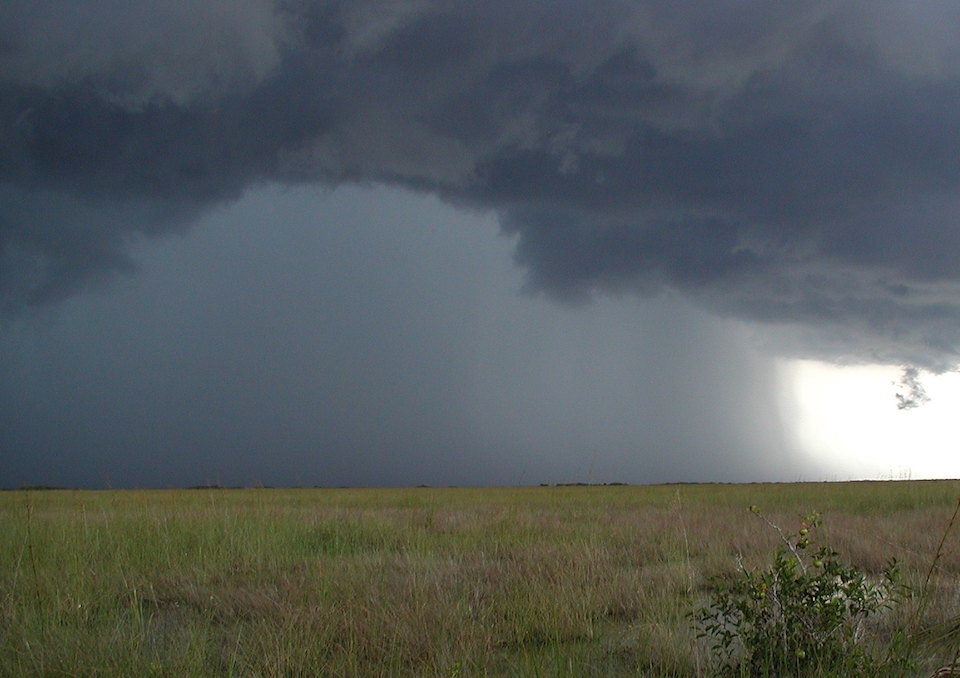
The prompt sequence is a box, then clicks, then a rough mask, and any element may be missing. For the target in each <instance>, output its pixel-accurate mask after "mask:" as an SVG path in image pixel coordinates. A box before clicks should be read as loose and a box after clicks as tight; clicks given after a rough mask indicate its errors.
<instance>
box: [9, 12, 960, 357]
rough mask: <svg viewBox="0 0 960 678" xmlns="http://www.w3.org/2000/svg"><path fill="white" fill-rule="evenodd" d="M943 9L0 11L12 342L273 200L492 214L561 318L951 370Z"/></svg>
mask: <svg viewBox="0 0 960 678" xmlns="http://www.w3.org/2000/svg"><path fill="white" fill-rule="evenodd" d="M958 33H960V7H958V6H957V5H956V4H954V3H948V2H939V1H935V2H927V3H923V4H922V5H920V6H918V5H916V4H915V3H907V2H882V3H877V2H852V3H842V4H841V3H835V2H810V3H803V4H802V5H784V4H777V5H771V4H770V3H763V2H759V1H748V2H742V3H737V4H736V5H735V6H732V5H731V4H730V3H723V2H674V1H671V2H665V1H664V2H648V3H634V2H627V1H626V0H600V1H599V2H593V3H589V4H584V3H581V2H573V1H567V0H564V1H561V2H555V3H540V2H532V1H527V0H510V1H509V2H507V1H504V2H490V3H474V2H468V1H463V2H431V1H429V0H408V1H405V2H399V3H398V2H390V3H385V2H382V1H380V0H366V1H364V0H355V1H353V2H335V1H322V0H320V1H313V0H276V1H275V2H271V1H268V0H244V2H242V3H240V4H237V3H235V2H229V3H228V2H199V1H198V2H186V3H177V4H176V5H164V6H161V5H157V4H156V3H143V2H123V3H120V2H108V3H94V4H92V3H85V2H80V1H78V0H68V1H66V2H63V3H58V5H57V8H56V10H54V9H52V8H50V7H47V6H45V5H43V4H38V3H32V2H27V1H26V0H13V1H12V2H8V3H5V4H4V5H3V7H2V8H0V54H2V59H0V315H2V316H3V317H5V318H7V319H9V318H12V317H16V316H18V315H21V314H23V313H24V312H26V311H28V310H29V309H30V308H31V307H35V306H38V305H43V304H46V303H49V302H51V301H54V300H57V299H60V298H63V297H64V296H67V295H70V294H72V293H73V292H75V291H77V290H79V289H82V288H83V287H85V286H88V285H89V284H91V283H93V282H96V281H97V280H99V279H101V278H103V277H104V276H109V275H111V274H113V273H116V272H122V271H126V270H130V269H131V268H132V264H131V263H130V260H129V259H128V257H127V255H126V249H127V247H128V245H129V243H130V241H131V240H135V239H138V238H142V237H145V236H146V237H150V236H155V235H161V234H164V233H167V232H171V231H178V230H182V229H184V228H187V227H188V226H189V225H190V224H191V223H192V222H193V221H194V220H196V219H197V218H198V216H199V215H200V214H202V213H204V212H205V211H206V210H208V209H210V208H211V207H212V206H214V205H217V204H221V203H224V202H227V201H231V200H235V199H236V198H237V197H239V196H240V195H242V194H243V193H244V191H246V190H248V189H249V188H251V187H254V186H257V185H261V184H264V183H266V182H280V183H291V184H293V183H301V182H320V183H323V184H327V185H338V184H343V183H349V182H384V183H388V184H393V185H397V186H400V187H405V188H408V189H411V190H416V191H424V192H429V193H432V194H435V195H438V196H440V197H442V198H443V199H445V200H447V201H449V202H451V203H454V204H457V205H462V206H464V207H468V208H471V209H479V210H486V211H492V212H494V213H496V214H497V215H498V217H499V219H500V223H501V226H502V228H503V229H504V230H506V231H507V232H509V233H511V234H513V235H514V236H515V238H516V243H517V244H516V253H515V256H516V259H517V261H518V262H519V263H520V264H521V265H522V266H524V267H525V269H526V272H527V285H528V286H529V287H530V288H531V289H534V290H539V291H543V292H545V293H547V294H549V295H551V296H553V297H556V298H558V299H562V300H569V301H574V302H575V301H578V300H583V299H587V298H589V297H591V296H592V295H594V294H595V293H598V292H600V293H608V292H613V293H624V292H626V293H631V294H632V293H636V294H640V295H653V294H656V293H658V292H660V291H662V290H664V289H671V290H676V291H679V292H681V293H683V294H685V295H687V296H688V297H690V298H692V299H694V300H695V301H697V302H698V303H700V304H701V305H704V306H706V307H707V308H709V309H711V310H713V311H714V312H717V313H720V314H726V315H730V316H733V317H736V318H741V319H746V320H750V321H762V322H766V323H774V324H778V325H786V326H790V327H795V328H799V330H800V332H799V334H802V335H803V337H804V338H803V339H802V340H801V341H798V342H797V343H796V344H795V345H794V346H792V347H791V349H790V350H792V351H794V352H796V353H798V354H804V355H811V356H816V357H821V358H827V359H832V360H861V361H874V362H893V363H904V364H911V365H917V366H920V367H923V368H925V369H929V370H933V371H943V370H947V369H952V368H954V367H955V366H956V365H957V363H958V337H960V294H958V292H960V228H958V227H957V226H958V223H957V221H958V218H960V128H958V127H957V125H956V115H955V112H956V110H958V108H960V54H958V52H960V40H958V39H957V38H958Z"/></svg>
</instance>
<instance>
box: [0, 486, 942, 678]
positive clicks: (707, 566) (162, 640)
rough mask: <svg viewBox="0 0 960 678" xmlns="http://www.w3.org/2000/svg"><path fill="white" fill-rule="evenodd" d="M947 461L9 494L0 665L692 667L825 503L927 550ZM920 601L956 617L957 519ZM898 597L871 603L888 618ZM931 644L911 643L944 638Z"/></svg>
mask: <svg viewBox="0 0 960 678" xmlns="http://www.w3.org/2000/svg"><path fill="white" fill-rule="evenodd" d="M958 493H960V484H958V483H955V482H888V483H843V484H796V485H724V486H718V485H679V486H656V487H542V488H498V489H370V490H333V489H331V490H312V489H303V490H179V491H136V492H135V491H110V492H107V491H103V492H100V491H98V492H90V491H46V492H3V493H0V675H11V676H20V675H110V676H114V675H116V676H212V675H225V676H226V675H232V676H254V675H257V676H297V675H330V676H402V675H411V676H414V675H416V676H473V675H492V676H501V675H502V676H530V675H542V676H564V675H566V676H619V675H646V676H690V675H701V674H702V672H703V671H705V670H706V668H705V667H706V666H707V664H706V663H705V662H704V661H702V659H703V655H702V654H701V653H702V652H703V650H702V648H700V647H699V645H698V643H697V641H696V639H695V633H694V632H693V630H692V629H691V628H690V623H689V620H688V616H687V615H688V612H689V611H690V610H691V609H694V608H695V607H696V606H698V605H699V604H702V603H703V601H704V600H705V599H706V598H707V596H708V594H709V591H708V590H707V588H706V587H707V582H708V580H709V578H710V577H712V576H714V575H717V574H722V573H724V572H730V571H732V570H733V568H734V567H736V563H737V560H738V558H739V559H740V560H741V562H743V563H745V564H747V565H751V564H752V565H755V566H759V565H761V564H762V563H763V562H765V561H766V560H768V558H769V554H770V553H771V552H772V550H773V548H774V547H775V545H776V539H777V537H776V535H775V534H771V531H770V530H769V529H768V528H766V526H765V525H763V524H762V523H760V522H759V521H756V520H752V519H751V518H753V516H750V515H749V513H747V512H746V510H745V507H746V506H748V505H750V504H758V505H761V506H763V507H764V509H765V514H766V515H768V516H769V517H770V518H771V520H774V521H777V522H779V523H780V524H790V521H794V520H795V519H796V516H797V515H799V514H801V513H807V512H809V511H810V510H811V509H819V510H820V511H821V512H822V513H823V517H824V528H823V530H824V532H825V534H826V537H827V538H828V539H829V542H830V543H831V544H832V545H833V546H835V547H836V548H837V549H838V550H839V551H840V552H841V553H843V554H844V555H845V556H847V557H848V559H849V560H850V561H851V562H852V563H853V564H855V565H856V566H857V567H859V568H861V569H862V570H863V571H865V572H867V573H870V574H878V573H879V572H880V571H881V570H882V568H883V566H884V565H885V564H886V561H887V560H888V559H889V558H890V557H891V556H896V557H897V558H899V559H900V560H901V561H902V563H903V568H902V569H903V572H904V575H905V576H906V578H907V580H908V583H911V584H913V585H915V586H916V585H919V584H921V583H922V579H923V577H924V576H925V575H926V573H927V571H926V569H925V568H929V565H930V563H931V561H932V558H933V554H934V553H935V551H936V549H937V546H938V540H939V538H940V536H941V535H942V533H943V529H942V528H943V526H945V525H946V524H947V521H948V520H949V518H950V514H951V511H952V509H953V505H954V503H955V500H956V497H957V494H958ZM941 552H942V555H941V557H940V558H938V561H937V565H936V568H935V569H934V571H933V572H932V573H931V575H930V581H929V583H928V586H927V588H928V591H929V603H928V604H927V605H926V608H925V609H924V610H923V611H922V614H923V620H922V621H923V624H925V625H927V626H929V625H932V624H935V623H944V624H948V623H949V622H950V620H954V619H957V618H958V617H960V595H958V581H960V548H958V541H957V539H956V536H953V537H952V538H951V539H948V540H947V541H946V542H945V543H944V544H943V545H942V546H941ZM897 621H898V620H896V619H890V620H886V621H885V622H884V623H888V624H895V623H897ZM953 641H954V638H953V637H952V636H951V635H950V634H949V633H948V634H947V636H946V638H945V639H941V640H940V641H938V642H939V643H940V645H936V644H934V645H936V646H931V647H929V648H928V649H926V650H924V651H925V652H927V653H928V654H929V657H928V658H926V659H928V660H929V662H933V661H936V659H937V656H938V653H942V652H943V651H944V647H945V645H944V644H947V645H948V644H949V643H951V642H953Z"/></svg>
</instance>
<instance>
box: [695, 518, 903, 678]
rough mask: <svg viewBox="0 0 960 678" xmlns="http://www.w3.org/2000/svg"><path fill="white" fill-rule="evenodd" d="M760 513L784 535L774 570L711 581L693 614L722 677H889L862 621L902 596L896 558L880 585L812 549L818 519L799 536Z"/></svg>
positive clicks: (892, 661)
mask: <svg viewBox="0 0 960 678" xmlns="http://www.w3.org/2000/svg"><path fill="white" fill-rule="evenodd" d="M750 510H751V511H753V512H754V513H756V514H757V515H759V516H760V517H761V518H762V519H763V520H765V521H766V522H767V523H768V524H769V525H770V526H771V527H772V528H773V529H775V530H776V531H777V532H778V533H779V534H780V537H781V541H782V544H781V545H780V546H779V547H778V548H777V551H776V553H775V555H774V558H773V565H772V567H770V568H769V569H764V570H760V571H751V570H747V569H745V568H744V567H743V566H742V565H741V566H740V568H739V569H738V572H737V573H736V574H735V575H734V576H733V577H732V578H726V579H723V578H719V579H714V580H713V583H714V585H715V586H716V591H715V593H714V594H713V596H712V599H711V601H710V604H709V605H707V606H705V607H703V608H701V609H699V610H698V611H697V612H695V613H694V615H693V617H694V620H695V623H696V625H697V627H698V628H699V630H700V637H707V638H709V639H710V640H711V650H712V652H713V655H714V659H715V660H716V664H717V671H718V673H719V674H720V675H724V676H751V677H752V676H757V677H760V676H831V675H833V676H848V677H852V676H873V675H889V674H890V673H891V672H892V670H893V669H895V665H896V664H897V663H898V662H897V660H896V658H895V657H894V656H893V654H892V653H890V652H887V653H883V656H878V653H877V651H876V650H874V649H873V648H871V647H870V646H869V645H868V643H866V642H865V633H866V630H867V623H868V622H869V621H870V620H871V618H873V617H875V616H876V615H878V614H880V613H881V612H882V611H883V610H885V609H887V608H889V607H891V606H893V605H895V604H897V603H898V602H899V601H900V600H901V599H902V594H903V592H904V590H905V589H904V587H903V586H902V585H901V583H900V578H899V571H898V569H897V563H896V561H891V562H890V563H889V565H888V566H887V568H886V569H885V570H884V572H883V574H882V577H881V578H880V579H879V580H878V581H873V582H872V581H870V580H869V579H868V578H867V577H866V575H864V574H863V573H862V572H861V571H859V570H858V569H857V568H856V567H853V566H851V565H848V564H845V563H843V562H842V561H841V560H840V556H839V554H838V553H837V552H836V551H834V550H833V549H831V548H829V547H828V546H819V547H816V546H815V545H814V544H813V543H812V534H813V532H814V531H815V530H816V529H817V528H818V527H820V524H821V523H820V518H819V516H818V515H817V514H813V515H809V516H806V517H804V518H803V522H802V523H801V527H800V528H799V530H798V531H797V533H796V534H791V535H787V534H784V533H783V532H782V531H781V530H780V528H779V527H778V526H776V525H774V524H773V523H772V522H770V521H769V520H767V519H766V518H765V517H763V516H762V515H761V514H760V512H759V510H758V509H757V508H756V507H754V506H752V507H750Z"/></svg>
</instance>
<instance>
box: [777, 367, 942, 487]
mask: <svg viewBox="0 0 960 678" xmlns="http://www.w3.org/2000/svg"><path fill="white" fill-rule="evenodd" d="M781 369H782V372H781V378H782V382H781V383H782V388H783V391H782V394H781V404H782V407H783V415H784V422H785V425H786V428H787V431H788V435H789V436H790V437H791V438H792V440H791V442H792V443H793V444H794V445H795V446H796V449H797V450H798V451H799V452H800V453H801V454H803V455H805V456H807V457H808V458H809V459H810V461H811V462H813V463H814V464H816V465H818V466H820V467H822V468H823V469H824V471H825V474H826V476H825V478H826V479H829V480H833V479H835V480H860V479H892V480H898V479H916V480H919V479H934V478H958V477H960V454H958V451H960V442H958V432H960V422H958V418H957V412H958V406H960V374H958V373H956V372H951V373H945V374H939V375H935V374H928V373H924V374H923V375H922V383H923V386H924V389H925V390H926V392H927V394H928V395H929V397H930V400H929V401H928V402H926V403H924V404H922V405H920V406H918V407H915V408H911V409H898V408H897V399H896V393H897V388H898V386H897V383H898V380H899V379H900V376H901V370H902V368H899V367H896V366H890V365H855V366H838V365H831V364H828V363H824V362H819V361H814V360H789V361H784V363H783V365H782V368H781Z"/></svg>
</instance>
